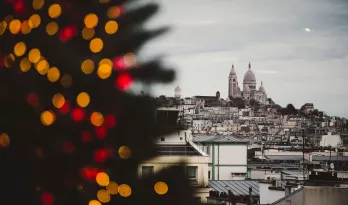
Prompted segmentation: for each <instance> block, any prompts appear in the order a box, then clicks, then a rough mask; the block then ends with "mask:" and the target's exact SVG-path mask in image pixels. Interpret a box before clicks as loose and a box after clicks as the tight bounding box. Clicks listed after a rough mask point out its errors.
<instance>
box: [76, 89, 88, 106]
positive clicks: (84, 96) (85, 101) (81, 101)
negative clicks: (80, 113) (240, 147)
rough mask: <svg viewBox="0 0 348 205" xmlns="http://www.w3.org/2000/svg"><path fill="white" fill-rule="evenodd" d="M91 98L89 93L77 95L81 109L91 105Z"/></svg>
mask: <svg viewBox="0 0 348 205" xmlns="http://www.w3.org/2000/svg"><path fill="white" fill-rule="evenodd" d="M90 100H91V98H90V97H89V95H88V93H86V92H82V93H80V94H78V95H77V98H76V102H77V104H78V105H79V106H80V107H82V108H83V107H87V106H88V105H89V102H90Z"/></svg>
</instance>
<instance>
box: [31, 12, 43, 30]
mask: <svg viewBox="0 0 348 205" xmlns="http://www.w3.org/2000/svg"><path fill="white" fill-rule="evenodd" d="M40 23H41V17H40V16H39V15H38V14H33V15H32V16H30V18H29V26H30V28H37V27H38V26H39V25H40Z"/></svg>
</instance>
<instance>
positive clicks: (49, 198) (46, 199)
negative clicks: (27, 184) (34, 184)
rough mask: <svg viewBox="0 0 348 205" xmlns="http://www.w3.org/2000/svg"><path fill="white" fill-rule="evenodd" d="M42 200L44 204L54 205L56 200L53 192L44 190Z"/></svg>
mask: <svg viewBox="0 0 348 205" xmlns="http://www.w3.org/2000/svg"><path fill="white" fill-rule="evenodd" d="M41 202H42V203H43V204H44V205H52V204H53V202H54V197H53V195H52V194H51V193H48V192H44V193H42V194H41Z"/></svg>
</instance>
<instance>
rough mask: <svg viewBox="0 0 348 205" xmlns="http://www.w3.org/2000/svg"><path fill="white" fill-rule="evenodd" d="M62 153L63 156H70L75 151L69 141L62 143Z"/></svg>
mask: <svg viewBox="0 0 348 205" xmlns="http://www.w3.org/2000/svg"><path fill="white" fill-rule="evenodd" d="M62 151H63V153H65V154H72V153H74V151H75V146H74V144H73V143H72V142H70V141H65V142H63V143H62Z"/></svg>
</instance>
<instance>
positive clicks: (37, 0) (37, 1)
mask: <svg viewBox="0 0 348 205" xmlns="http://www.w3.org/2000/svg"><path fill="white" fill-rule="evenodd" d="M44 4H45V0H33V4H32V5H33V8H34V9H35V10H39V9H41V8H42V7H43V5H44Z"/></svg>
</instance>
